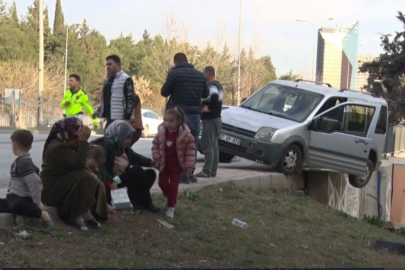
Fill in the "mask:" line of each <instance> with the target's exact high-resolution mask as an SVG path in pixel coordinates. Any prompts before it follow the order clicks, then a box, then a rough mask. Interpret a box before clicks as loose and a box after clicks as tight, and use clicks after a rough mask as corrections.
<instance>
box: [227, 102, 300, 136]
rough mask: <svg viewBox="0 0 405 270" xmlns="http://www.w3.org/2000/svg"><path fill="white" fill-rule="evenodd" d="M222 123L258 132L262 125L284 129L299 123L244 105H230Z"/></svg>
mask: <svg viewBox="0 0 405 270" xmlns="http://www.w3.org/2000/svg"><path fill="white" fill-rule="evenodd" d="M221 118H222V123H223V124H226V125H230V126H234V127H238V128H242V129H246V130H249V131H253V132H257V131H258V130H259V129H260V128H262V127H270V128H275V129H282V128H285V127H290V126H292V125H297V122H295V121H291V120H288V119H284V118H280V117H277V116H274V115H269V114H265V113H261V112H256V111H252V110H249V109H246V108H243V107H230V108H228V109H226V110H223V111H222V113H221Z"/></svg>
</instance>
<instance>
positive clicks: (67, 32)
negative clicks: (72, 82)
mask: <svg viewBox="0 0 405 270" xmlns="http://www.w3.org/2000/svg"><path fill="white" fill-rule="evenodd" d="M68 42H69V27H67V28H66V45H65V84H64V86H63V94H65V93H66V81H67V59H68Z"/></svg>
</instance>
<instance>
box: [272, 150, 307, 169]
mask: <svg viewBox="0 0 405 270" xmlns="http://www.w3.org/2000/svg"><path fill="white" fill-rule="evenodd" d="M301 159H302V154H301V150H300V148H299V147H298V146H296V145H294V144H291V145H289V146H287V148H286V149H285V150H284V152H283V154H282V155H281V157H280V160H279V161H278V164H277V165H276V171H277V172H280V173H283V174H285V175H291V174H296V173H298V172H300V171H301V166H302V162H301Z"/></svg>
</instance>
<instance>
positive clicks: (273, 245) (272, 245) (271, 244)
mask: <svg viewBox="0 0 405 270" xmlns="http://www.w3.org/2000/svg"><path fill="white" fill-rule="evenodd" d="M270 246H271V247H278V246H277V245H275V244H273V243H270Z"/></svg>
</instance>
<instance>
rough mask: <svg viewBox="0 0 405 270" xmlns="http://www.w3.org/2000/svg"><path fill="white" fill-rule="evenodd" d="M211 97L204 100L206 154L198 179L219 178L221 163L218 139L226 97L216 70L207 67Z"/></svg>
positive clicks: (204, 148) (203, 143)
mask: <svg viewBox="0 0 405 270" xmlns="http://www.w3.org/2000/svg"><path fill="white" fill-rule="evenodd" d="M204 74H205V76H206V77H207V81H208V85H209V89H210V96H209V97H208V98H206V99H204V100H203V105H204V108H203V113H202V116H201V119H202V134H201V148H202V151H203V153H204V167H203V169H202V171H201V172H199V173H197V174H196V175H195V176H196V177H202V178H210V177H216V176H217V169H218V163H219V147H218V137H219V134H220V132H221V125H222V121H221V111H222V99H223V97H224V93H223V88H222V85H221V84H220V83H219V82H218V81H217V80H216V78H215V69H214V68H213V67H212V66H208V67H205V69H204Z"/></svg>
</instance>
